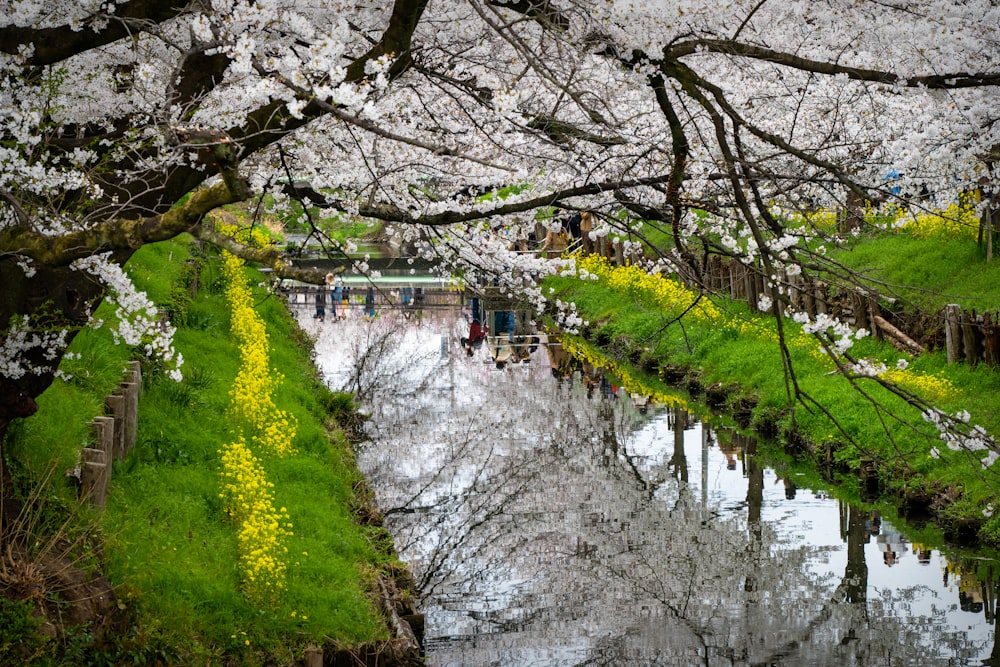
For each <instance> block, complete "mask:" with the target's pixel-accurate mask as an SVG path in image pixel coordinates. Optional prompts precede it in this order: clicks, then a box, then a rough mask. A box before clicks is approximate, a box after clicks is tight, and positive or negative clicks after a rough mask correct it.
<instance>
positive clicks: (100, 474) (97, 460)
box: [80, 417, 114, 507]
mask: <svg viewBox="0 0 1000 667" xmlns="http://www.w3.org/2000/svg"><path fill="white" fill-rule="evenodd" d="M90 427H91V429H92V430H93V432H94V436H95V440H96V441H97V442H96V447H85V448H84V449H83V452H82V458H83V461H82V463H81V465H80V495H81V497H83V498H85V499H87V500H89V501H90V502H91V503H93V504H94V505H95V506H97V507H104V505H105V503H106V502H107V498H108V483H109V481H110V479H111V463H112V456H111V453H110V452H111V449H112V448H113V447H114V420H113V419H112V418H110V417H97V418H95V419H94V421H92V422H90Z"/></svg>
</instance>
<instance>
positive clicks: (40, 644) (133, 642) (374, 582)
mask: <svg viewBox="0 0 1000 667" xmlns="http://www.w3.org/2000/svg"><path fill="white" fill-rule="evenodd" d="M192 241H193V240H192V239H188V240H187V241H186V242H180V243H179V242H177V241H176V240H175V241H174V242H173V243H172V244H171V246H170V250H169V254H170V258H171V259H170V261H171V263H172V265H173V266H175V267H178V268H177V269H176V275H170V276H169V277H167V278H166V281H167V282H168V283H169V284H170V286H171V287H170V289H171V291H172V292H173V291H174V290H179V291H180V292H181V293H188V291H189V288H190V287H191V285H190V284H188V283H185V282H184V275H183V274H184V273H185V272H186V271H187V272H188V274H189V275H188V278H190V270H191V269H192V268H193V267H195V266H196V264H197V262H195V260H193V259H191V256H190V255H189V254H188V247H189V244H190V243H191V242H192ZM138 257H139V259H138V260H137V261H139V262H140V263H141V254H140V255H139V256H138ZM189 260H190V261H189ZM209 261H217V260H209ZM183 267H186V268H183ZM170 273H171V274H173V273H174V271H171V272H170ZM258 278H259V279H260V278H263V274H258ZM261 284H263V283H261ZM201 286H204V283H202V285H201ZM198 291H199V283H198V282H197V281H196V282H195V283H194V288H193V289H191V296H190V299H191V301H194V299H195V298H196V294H197V292H198ZM185 298H187V297H185ZM162 306H163V304H161V307H162ZM171 308H172V306H170V305H168V306H167V309H168V310H170V309H171ZM282 309H283V310H284V311H285V313H286V315H287V316H286V317H283V318H281V320H280V322H279V327H281V330H279V331H277V333H278V334H279V335H282V336H284V337H286V338H287V339H288V340H290V341H293V342H294V344H296V345H297V346H298V347H300V348H301V349H302V351H303V354H302V355H301V356H300V358H299V359H297V360H296V361H297V363H301V364H302V367H301V370H302V375H309V376H311V377H312V378H314V379H315V381H316V382H317V383H318V384H321V383H322V380H321V377H320V372H319V369H318V368H317V367H316V365H315V363H314V362H313V361H312V354H311V352H312V349H311V339H310V338H309V336H308V334H307V333H306V332H305V331H304V329H302V327H300V326H299V324H298V322H297V321H296V319H295V318H294V316H292V314H291V311H290V310H289V309H288V307H287V305H283V306H282ZM223 335H225V334H223ZM179 351H180V352H182V353H183V352H184V350H183V349H180V350H179ZM109 356H113V355H109ZM115 359H117V357H115ZM111 361H114V359H112V360H111ZM93 363H100V362H98V361H94V362H93ZM285 370H289V369H288V368H286V369H285ZM96 393H98V394H101V395H102V396H103V392H96ZM147 400H150V398H149V395H148V394H147V395H146V397H145V398H144V399H143V401H140V403H139V412H138V421H139V422H141V421H142V419H143V414H142V413H143V407H145V406H144V401H147ZM146 405H148V404H146ZM334 416H336V419H334ZM364 419H365V416H364V415H363V414H361V413H360V412H358V411H357V410H356V409H353V410H352V411H351V412H350V413H349V414H346V415H345V414H337V415H333V414H332V413H331V414H330V415H329V416H328V418H327V419H326V420H325V424H324V428H325V431H326V440H327V442H328V446H329V447H332V448H337V449H338V450H339V451H341V452H342V454H343V455H342V456H341V457H340V458H341V460H342V461H343V462H344V464H345V466H348V467H350V468H351V469H352V471H353V472H354V473H355V474H356V476H357V479H358V480H359V481H357V482H356V483H355V484H354V486H353V488H352V491H353V495H352V497H351V498H349V500H348V502H347V503H344V509H345V513H346V514H348V515H349V516H350V517H352V520H353V522H354V523H355V524H356V525H358V526H361V527H365V528H367V529H368V531H367V532H369V533H371V534H372V535H373V537H372V538H370V541H371V542H372V544H373V545H374V548H375V549H376V550H377V551H379V552H380V553H381V554H382V556H383V557H384V558H381V559H380V561H381V562H378V563H369V562H368V561H359V562H357V566H358V576H357V579H356V580H355V581H356V582H357V584H358V586H359V588H361V589H362V591H363V593H364V595H365V596H366V597H367V599H368V600H369V601H370V603H371V608H372V611H373V612H374V616H373V618H376V619H378V620H379V622H380V623H381V624H382V626H383V627H384V629H385V635H386V637H388V639H385V640H377V641H368V642H360V643H358V642H354V643H351V642H348V641H345V640H343V639H338V637H337V636H330V635H329V634H326V633H321V635H322V636H316V637H315V638H314V639H313V640H311V641H309V640H303V639H302V638H300V637H296V636H294V635H289V636H287V637H286V638H285V639H284V640H283V641H282V644H283V645H282V646H280V647H279V646H275V650H276V651H277V652H274V653H271V654H270V655H268V654H267V653H266V652H257V653H256V654H254V655H253V656H252V660H253V662H252V664H268V665H275V666H280V665H285V666H291V665H295V666H299V665H301V666H302V667H321V666H323V667H331V666H332V667H340V666H342V665H343V666H345V667H346V666H348V665H350V666H352V667H355V666H357V665H376V664H377V665H383V666H385V667H409V666H415V665H422V664H424V655H423V647H422V642H423V636H422V635H423V617H422V615H420V614H419V613H418V612H417V610H416V605H415V582H414V578H413V576H412V574H411V572H410V571H409V568H408V567H407V566H406V565H405V564H403V563H401V562H400V561H399V559H398V554H397V552H396V550H395V545H394V544H393V543H392V538H391V535H389V533H388V532H387V531H385V530H384V528H383V516H382V514H381V513H380V512H379V510H378V509H377V507H376V504H375V503H374V500H373V499H374V494H373V492H372V490H371V489H370V488H369V486H368V483H367V480H365V478H364V476H363V475H362V474H361V472H360V470H359V469H358V467H357V464H356V460H355V458H354V447H355V446H356V445H357V444H358V442H360V441H361V439H362V434H361V430H360V428H359V426H360V424H361V423H362V421H363V420H364ZM64 426H66V427H67V428H69V427H70V425H69V424H64ZM62 439H64V440H71V439H72V438H70V437H68V436H63V438H62ZM121 467H122V468H127V467H128V466H127V465H122V466H121ZM120 474H127V473H123V472H120V471H118V467H116V473H115V477H117V476H118V475H120ZM48 483H49V484H51V485H52V486H53V487H54V488H53V489H51V490H49V491H44V490H43V491H42V492H41V495H44V496H49V495H51V496H53V497H56V496H60V495H61V490H62V489H63V487H64V486H65V480H63V479H61V478H58V477H57V478H53V479H50V480H48ZM329 502H331V503H334V502H338V500H337V499H336V498H334V497H330V498H329ZM7 509H8V507H7V505H6V504H5V506H4V511H3V512H0V518H5V519H10V521H7V522H5V523H4V526H5V527H8V528H9V527H10V526H8V524H9V523H17V517H13V518H12V517H9V516H8V517H4V512H5V511H6V510H7ZM104 516H105V515H104V512H102V511H97V512H91V511H82V512H73V513H72V515H71V516H70V517H69V518H67V519H65V521H66V522H67V523H66V524H65V527H64V528H60V535H59V536H58V537H60V541H61V542H66V541H67V540H65V539H62V537H61V533H62V531H67V532H72V531H74V530H77V529H76V528H74V527H72V526H70V522H74V523H79V524H81V526H80V528H79V530H81V531H84V532H86V533H87V535H88V539H87V540H86V544H85V545H82V548H84V549H85V550H86V553H82V554H76V553H75V551H74V552H73V553H70V552H69V551H66V552H65V554H64V552H63V551H62V550H60V549H62V547H60V549H57V550H56V554H55V556H56V557H58V558H56V557H53V558H49V559H47V560H44V561H37V560H31V558H32V557H31V556H30V555H29V554H28V553H27V551H26V550H25V553H24V554H23V555H22V554H20V553H19V551H18V550H17V549H13V550H11V549H10V548H9V547H11V546H17V544H20V543H21V542H24V543H25V544H31V543H43V544H45V543H47V542H48V541H50V538H49V537H48V536H47V535H46V534H44V533H42V532H38V531H40V530H44V526H39V525H35V526H34V530H35V531H36V532H35V533H34V534H23V535H21V534H18V535H14V534H13V533H10V532H4V533H3V538H4V539H3V541H4V542H5V547H7V548H8V551H10V553H9V554H6V555H9V556H10V558H11V559H12V560H11V561H10V562H6V565H7V566H8V567H14V568H15V570H16V571H20V570H18V568H19V567H21V566H22V565H23V568H21V569H24V570H25V571H28V570H30V569H31V568H32V567H36V568H37V567H39V566H41V568H42V571H41V572H40V575H41V576H43V577H46V581H48V579H49V578H53V581H57V582H58V583H60V584H61V585H60V586H59V587H58V590H59V593H58V594H57V595H55V596H54V597H53V598H52V599H51V600H48V601H47V602H46V604H45V605H44V607H45V608H46V609H47V608H49V607H58V610H59V612H58V613H56V614H52V613H47V612H46V611H45V610H43V608H42V605H30V608H29V606H28V605H29V604H30V603H31V602H32V600H31V599H27V600H22V598H21V597H20V596H19V595H18V589H17V587H16V586H14V585H8V583H9V582H8V581H7V580H6V579H3V580H0V584H2V585H0V597H2V598H3V599H2V600H0V602H3V603H4V604H3V605H0V611H3V614H0V626H2V627H3V630H4V631H3V633H0V634H2V635H3V638H2V641H0V663H3V664H8V663H7V662H6V661H7V660H8V659H10V660H17V661H18V662H17V664H69V663H62V662H59V661H60V660H61V659H62V658H65V657H66V656H67V655H68V653H66V655H63V653H65V652H67V651H72V654H73V655H75V656H76V658H74V664H84V663H82V662H79V663H78V662H75V661H76V660H86V661H88V662H89V661H90V660H94V661H95V663H96V662H97V661H101V660H106V659H107V656H108V655H112V654H113V652H114V651H115V649H114V648H110V646H111V645H112V644H113V643H114V642H115V640H114V639H113V637H115V636H118V637H121V638H122V641H123V642H125V643H127V647H125V648H123V649H122V651H123V652H122V653H121V654H120V657H125V658H129V659H133V660H138V658H139V657H143V656H146V655H147V654H148V655H149V656H155V655H159V656H160V658H161V659H163V658H165V657H166V656H169V655H172V654H173V651H172V649H170V648H169V647H168V646H167V645H165V644H164V643H163V637H162V636H161V635H160V633H159V630H158V627H159V625H160V624H161V620H160V619H157V618H156V613H155V611H149V612H144V611H140V610H139V609H138V608H137V607H136V605H135V602H136V599H137V598H136V597H135V593H136V591H135V590H134V589H133V587H132V586H131V585H129V584H123V582H121V581H117V582H116V581H115V580H114V576H113V574H112V573H111V572H110V571H109V568H108V567H107V564H106V563H105V555H106V553H107V549H108V547H109V544H108V543H107V541H106V540H105V539H104V538H103V537H102V536H101V535H100V532H101V531H103V528H102V526H103V524H104ZM152 521H153V519H152V518H151V519H150V525H152ZM91 523H93V524H94V526H96V527H97V529H96V530H94V529H93V528H89V527H88V526H89V525H90V524H91ZM18 525H19V524H18ZM32 525H34V524H32ZM8 538H10V539H11V540H12V541H13V540H15V538H16V540H17V544H11V545H6V540H7V539H8ZM76 546H81V545H79V544H77V545H76ZM65 548H66V549H71V548H74V547H73V545H68V546H66V547H65ZM164 548H166V547H164ZM50 560H51V561H52V562H51V563H50V562H49V561H50ZM71 561H72V562H71ZM5 574H9V572H6V571H5ZM123 586H124V587H123ZM303 612H306V613H307V612H308V609H304V610H303ZM147 613H148V614H149V615H148V617H146V614H147ZM144 617H145V620H144ZM174 639H176V640H177V641H178V642H180V643H179V644H178V645H177V646H181V645H182V644H184V643H187V644H190V645H193V644H198V643H199V641H200V638H196V637H189V638H188V640H185V639H184V637H183V636H182V635H175V636H174ZM143 642H147V643H146V644H144V643H143ZM51 651H55V652H56V653H55V654H51V653H50V652H51ZM60 651H62V652H63V653H60ZM109 651H111V653H109ZM88 655H90V656H91V657H89V658H87V657H86V656H88ZM213 655H214V656H215V659H219V660H222V661H223V662H220V663H214V661H213V664H227V665H228V664H243V663H242V661H241V660H240V659H239V658H238V657H237V656H234V655H228V654H221V653H219V654H213ZM175 657H179V656H175ZM53 659H54V660H56V663H52V662H50V660H53ZM234 660H236V661H237V662H234ZM102 664H103V662H102ZM136 664H138V662H137V663H136ZM158 664H171V663H170V662H167V663H162V662H161V663H158ZM174 664H176V663H174ZM247 664H251V663H247Z"/></svg>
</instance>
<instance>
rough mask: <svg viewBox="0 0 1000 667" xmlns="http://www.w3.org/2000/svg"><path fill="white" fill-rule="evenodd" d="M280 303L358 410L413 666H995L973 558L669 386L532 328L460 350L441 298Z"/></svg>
mask: <svg viewBox="0 0 1000 667" xmlns="http://www.w3.org/2000/svg"><path fill="white" fill-rule="evenodd" d="M296 311H297V313H298V316H299V318H300V321H301V323H302V325H303V327H304V328H305V329H306V330H307V331H309V332H311V333H312V334H314V335H315V336H316V340H317V344H316V354H317V363H318V365H319V367H320V369H321V371H322V373H323V374H324V376H325V378H326V380H327V382H328V384H329V385H330V386H331V387H332V388H334V389H347V390H350V391H355V392H357V393H358V395H359V396H360V397H361V398H362V399H363V401H364V406H365V410H366V411H369V412H370V413H371V415H372V417H371V420H370V422H369V424H368V426H369V435H370V437H371V441H370V442H367V443H365V444H364V445H363V446H362V447H361V449H360V451H359V456H358V460H359V465H360V467H361V469H362V472H364V473H365V475H366V476H367V477H368V479H369V481H370V482H371V484H372V486H373V487H374V489H375V491H376V494H377V498H378V503H379V505H380V508H381V509H382V511H383V512H384V514H385V518H386V526H387V527H388V529H389V530H390V531H391V533H392V535H393V537H394V540H395V544H396V547H397V549H398V552H399V555H400V557H401V558H402V560H404V561H405V562H407V563H408V564H409V566H410V568H411V570H412V572H413V574H414V576H415V578H416V581H417V593H418V595H419V601H420V610H421V611H422V612H423V613H424V614H425V616H426V628H425V648H426V652H427V660H428V664H430V665H435V666H439V667H441V666H445V665H504V666H510V665H584V664H585V665H678V666H680V665H1000V657H998V656H1000V650H998V649H997V648H996V643H995V640H994V621H995V612H996V579H995V577H996V576H997V574H998V570H997V563H996V562H994V561H992V560H989V559H987V558H977V557H969V556H966V557H963V558H958V557H956V556H952V555H948V554H945V553H944V552H942V551H941V550H940V549H939V548H938V547H936V546H935V545H925V544H919V543H915V542H914V541H912V540H911V539H909V538H908V537H907V531H906V529H905V528H904V527H902V526H894V525H892V524H890V522H888V521H887V520H885V519H883V518H881V517H880V516H879V514H878V513H877V512H872V511H862V510H859V509H858V508H856V507H852V506H849V505H846V504H844V503H842V502H839V501H837V500H835V499H833V498H830V497H829V496H828V495H827V494H826V493H824V492H823V491H821V490H812V489H809V488H806V487H805V485H804V484H803V482H802V480H801V479H798V478H797V477H796V476H795V475H793V474H789V473H784V472H782V471H780V470H774V469H770V468H767V467H765V466H763V465H762V464H761V462H760V461H759V458H758V457H757V456H756V455H755V453H754V448H755V445H754V442H753V441H752V440H751V439H748V438H746V437H741V436H739V435H736V434H733V433H730V432H726V431H724V430H718V429H713V428H710V427H708V426H706V425H703V424H700V423H697V422H696V421H695V420H694V419H693V418H691V417H690V416H689V415H688V411H687V409H686V408H685V406H686V404H685V403H684V402H683V399H677V400H674V399H669V400H664V399H663V397H660V400H659V401H657V400H650V399H649V398H648V397H645V396H637V395H634V394H632V393H630V392H629V391H628V389H627V388H624V387H618V386H615V384H614V381H615V380H614V378H609V377H603V378H602V377H601V373H600V371H599V370H595V369H590V368H588V367H582V368H581V367H577V366H575V365H573V364H566V363H565V358H564V357H562V356H560V355H561V354H565V352H563V351H561V346H560V345H559V344H558V341H556V340H551V341H550V340H547V339H544V338H543V339H542V341H541V343H542V344H540V345H539V346H538V348H537V349H535V350H534V351H532V352H531V354H530V359H529V361H528V362H526V363H518V364H508V365H507V367H506V368H504V369H502V370H499V369H497V368H496V366H495V364H494V363H493V362H492V360H491V358H490V356H489V355H488V353H487V349H486V348H485V347H484V348H481V349H478V350H475V352H474V354H473V355H472V356H468V355H467V354H466V352H465V350H464V349H463V348H462V346H461V344H460V339H461V337H463V336H466V335H468V328H469V325H468V322H467V319H466V316H467V315H468V311H467V310H465V309H460V308H458V307H455V308H450V309H449V308H438V309H427V310H425V311H419V312H418V311H415V310H413V309H412V308H411V309H408V310H406V311H399V310H390V309H383V310H382V311H380V312H379V314H378V316H377V317H376V318H375V319H374V320H373V321H371V322H369V321H366V320H365V319H364V318H363V317H362V316H361V306H360V305H355V306H352V308H351V309H349V314H348V317H347V319H344V320H332V321H331V320H330V318H327V321H325V322H322V323H320V322H318V321H316V320H314V319H313V318H312V315H313V312H312V310H311V308H309V307H307V305H306V304H303V305H302V306H301V307H298V308H296ZM560 368H562V369H563V370H567V369H569V370H572V372H560V371H559V369H560ZM573 369H575V370H573Z"/></svg>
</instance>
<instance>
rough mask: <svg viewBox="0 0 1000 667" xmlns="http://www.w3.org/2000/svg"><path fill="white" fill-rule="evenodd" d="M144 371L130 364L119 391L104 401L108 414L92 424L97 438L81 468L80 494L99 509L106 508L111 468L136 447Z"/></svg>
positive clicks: (86, 453)
mask: <svg viewBox="0 0 1000 667" xmlns="http://www.w3.org/2000/svg"><path fill="white" fill-rule="evenodd" d="M141 390H142V371H141V370H140V367H139V362H138V361H130V362H129V364H128V367H127V368H126V370H125V377H124V379H123V380H122V382H120V383H118V389H117V390H116V391H115V392H114V393H113V394H111V395H109V396H108V397H107V398H105V400H104V407H105V411H106V413H107V414H105V415H100V416H98V417H95V418H94V421H92V422H90V428H91V430H92V432H93V435H94V440H93V443H91V446H90V447H85V448H84V449H83V455H82V460H81V463H80V468H79V480H80V495H81V497H82V498H86V499H88V500H90V502H91V503H93V504H94V505H96V506H97V507H104V504H105V502H106V501H107V497H108V484H109V483H110V481H111V468H112V465H113V464H114V462H115V460H116V459H119V458H123V457H125V456H127V455H128V453H129V452H130V451H131V450H132V448H133V447H135V441H136V434H137V432H138V426H139V420H138V415H139V392H140V391H141Z"/></svg>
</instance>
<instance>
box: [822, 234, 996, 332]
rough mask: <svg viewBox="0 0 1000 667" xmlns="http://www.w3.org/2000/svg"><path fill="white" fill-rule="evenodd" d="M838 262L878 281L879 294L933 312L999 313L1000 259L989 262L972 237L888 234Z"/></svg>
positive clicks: (841, 254) (843, 253) (855, 246)
mask: <svg viewBox="0 0 1000 667" xmlns="http://www.w3.org/2000/svg"><path fill="white" fill-rule="evenodd" d="M835 257H836V258H837V259H838V260H839V261H841V262H843V263H844V264H845V265H846V266H849V267H850V268H852V269H855V270H858V271H862V272H864V274H865V275H866V276H868V277H869V278H871V279H872V280H873V281H876V287H877V288H878V289H879V291H881V292H883V293H887V294H893V295H895V296H898V297H900V298H902V299H904V300H905V301H906V302H907V303H911V304H913V306H915V307H917V308H919V309H921V310H924V311H927V312H930V313H937V312H940V311H941V309H942V308H943V307H944V306H945V305H946V304H949V303H957V304H959V305H961V306H962V307H963V308H968V309H973V308H975V309H976V310H978V311H980V312H982V311H985V310H990V311H995V310H1000V288H998V286H1000V260H995V261H993V262H990V263H987V262H986V261H985V258H984V255H983V252H982V251H981V250H980V249H979V248H978V247H977V245H976V241H975V240H974V239H971V238H969V237H962V238H942V237H940V236H925V237H914V236H911V235H909V234H898V233H897V234H892V233H886V234H882V235H879V236H876V237H873V238H868V239H865V240H864V241H863V242H857V243H854V244H852V246H851V247H850V248H849V249H847V250H844V251H839V252H837V253H836V254H835ZM878 283H884V284H878ZM903 286H906V287H903Z"/></svg>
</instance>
